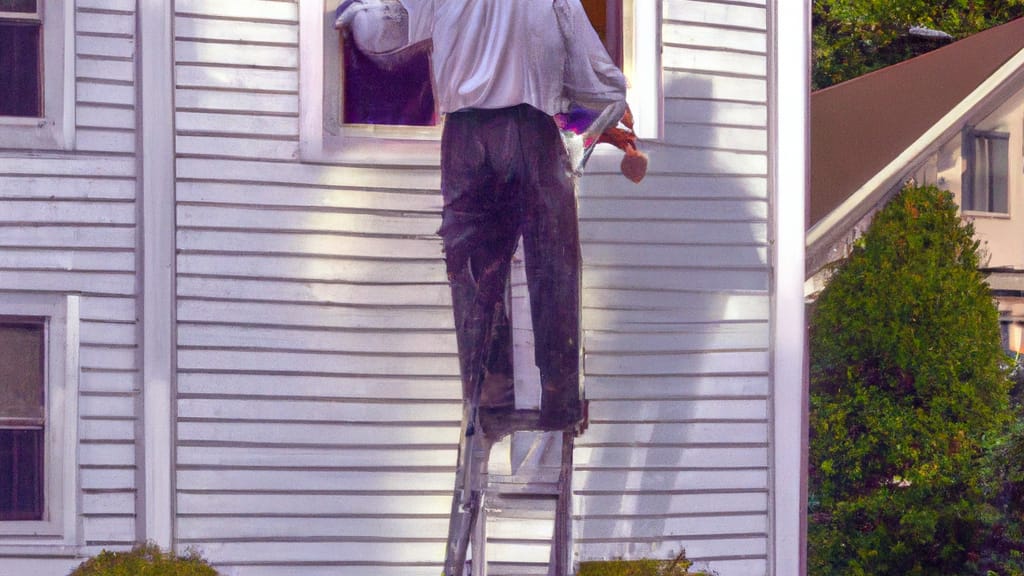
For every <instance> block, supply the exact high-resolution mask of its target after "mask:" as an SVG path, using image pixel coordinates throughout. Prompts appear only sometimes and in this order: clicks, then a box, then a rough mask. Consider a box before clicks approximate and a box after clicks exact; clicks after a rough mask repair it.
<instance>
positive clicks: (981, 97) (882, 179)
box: [807, 50, 1024, 252]
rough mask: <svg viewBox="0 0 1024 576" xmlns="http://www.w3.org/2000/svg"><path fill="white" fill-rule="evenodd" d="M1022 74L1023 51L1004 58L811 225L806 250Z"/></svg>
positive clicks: (814, 247)
mask: <svg viewBox="0 0 1024 576" xmlns="http://www.w3.org/2000/svg"><path fill="white" fill-rule="evenodd" d="M1021 75H1024V50H1021V51H1019V52H1017V54H1015V55H1014V57H1013V58H1011V59H1009V60H1007V61H1006V63H1005V64H1003V65H1002V66H1001V67H1000V68H999V69H998V70H996V72H995V73H994V74H992V75H991V76H989V77H988V78H987V79H985V81H984V82H982V83H981V84H980V85H979V86H978V87H977V88H975V89H974V91H973V92H971V93H970V94H969V95H968V96H967V97H966V98H964V99H963V100H962V101H961V102H960V103H959V104H957V105H956V106H955V107H954V108H953V109H952V110H950V111H949V112H947V113H946V115H945V116H943V117H942V119H941V120H939V121H938V122H936V123H935V124H934V125H933V126H932V127H931V128H929V129H928V131H927V132H925V133H924V134H922V135H921V137H920V138H918V139H917V140H916V141H914V143H913V144H911V145H910V146H909V147H908V148H907V149H906V150H904V151H903V152H902V153H900V155H899V156H897V157H896V158H895V159H894V160H893V161H892V162H890V163H889V164H888V165H886V167H885V168H883V169H882V170H880V171H879V172H878V173H877V174H875V175H874V176H872V177H871V179H870V180H868V181H867V182H866V183H864V185H863V186H861V187H860V188H859V189H857V191H856V192H854V193H853V194H851V195H850V196H849V197H848V198H847V199H846V200H845V201H844V202H843V203H842V204H840V205H839V206H838V207H836V208H835V209H834V210H832V211H831V212H829V213H828V214H827V215H826V216H825V217H824V218H822V219H821V220H820V221H818V223H817V224H815V225H814V226H812V227H811V229H810V230H808V231H807V248H808V251H809V252H810V251H814V250H817V249H818V247H819V245H820V244H821V243H822V242H827V241H828V240H829V238H831V237H832V235H833V234H835V233H837V232H839V231H841V230H842V229H843V228H845V227H846V225H847V224H848V223H850V221H851V220H852V219H855V218H860V216H857V213H858V207H860V206H862V205H865V204H868V205H870V204H873V203H875V202H877V201H878V199H879V195H880V194H884V193H886V192H888V191H889V189H891V188H892V186H894V185H896V183H897V180H898V179H899V178H900V177H901V175H902V174H903V172H904V171H905V170H906V169H907V168H908V167H909V166H912V165H913V164H915V163H916V162H917V161H918V160H919V159H920V158H923V157H924V156H926V155H927V154H929V153H930V152H931V149H932V147H933V146H935V145H937V144H940V143H941V142H942V141H944V140H945V139H946V138H948V137H950V136H951V135H952V134H953V133H955V132H956V131H957V130H959V127H958V124H960V123H961V122H962V121H963V119H964V118H965V117H966V116H967V115H968V114H970V113H971V111H973V110H975V109H976V108H977V107H978V106H979V105H980V104H981V103H983V102H984V101H986V100H987V99H988V98H989V96H991V94H992V93H993V92H995V91H997V90H998V89H999V88H1000V87H1002V86H1004V85H1006V83H1007V82H1010V81H1012V79H1013V78H1014V77H1019V76H1021Z"/></svg>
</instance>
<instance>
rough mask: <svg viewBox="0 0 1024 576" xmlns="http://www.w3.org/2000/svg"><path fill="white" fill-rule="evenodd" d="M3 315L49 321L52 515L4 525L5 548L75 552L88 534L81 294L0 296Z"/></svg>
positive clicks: (0, 530) (48, 498) (0, 525)
mask: <svg viewBox="0 0 1024 576" xmlns="http://www.w3.org/2000/svg"><path fill="white" fill-rule="evenodd" d="M0 314H11V315H24V316H38V317H44V318H47V328H46V336H45V338H46V341H45V346H46V354H45V357H46V383H45V386H46V389H45V394H46V414H47V417H46V426H45V438H46V440H45V446H46V447H45V455H44V458H45V464H44V469H45V470H46V477H45V484H46V486H45V489H44V494H45V496H44V499H45V502H46V517H45V519H44V520H41V521H29V522H0V538H2V540H0V544H3V545H4V546H10V547H11V549H13V550H16V551H20V552H24V551H25V550H27V549H31V550H33V551H38V550H39V548H38V546H40V545H42V546H47V547H57V548H65V549H67V548H74V547H76V546H79V545H81V540H80V539H81V534H82V531H81V519H80V518H79V514H78V512H79V510H78V493H79V491H78V374H79V365H78V353H79V352H78V346H79V338H78V326H79V314H78V296H77V295H60V294H5V295H3V296H2V297H0ZM22 537H24V540H22V539H21V538H22ZM40 537H44V538H45V539H43V540H40ZM47 537H51V538H47Z"/></svg>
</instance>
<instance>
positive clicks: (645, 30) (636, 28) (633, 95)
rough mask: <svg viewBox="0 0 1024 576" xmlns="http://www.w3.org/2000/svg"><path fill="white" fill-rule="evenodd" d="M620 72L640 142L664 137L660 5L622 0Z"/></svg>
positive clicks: (654, 0) (651, 0) (657, 0)
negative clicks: (622, 53)
mask: <svg viewBox="0 0 1024 576" xmlns="http://www.w3.org/2000/svg"><path fill="white" fill-rule="evenodd" d="M622 12H623V15H624V16H625V22H623V27H622V29H623V32H624V35H626V36H627V37H626V38H624V39H623V46H624V49H625V51H626V54H624V55H623V68H625V70H624V71H623V72H624V73H625V74H626V77H627V78H629V79H630V87H629V90H628V93H627V96H626V99H627V101H628V102H629V105H630V108H631V109H632V111H633V114H634V116H635V124H634V127H633V129H634V131H635V132H636V135H637V136H638V137H640V138H642V139H648V140H655V139H660V138H662V137H663V136H664V135H665V99H664V90H663V88H662V78H661V2H660V0H624V1H623V10H622Z"/></svg>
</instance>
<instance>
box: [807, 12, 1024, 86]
mask: <svg viewBox="0 0 1024 576" xmlns="http://www.w3.org/2000/svg"><path fill="white" fill-rule="evenodd" d="M1020 16H1024V0H815V1H814V4H813V8H812V25H813V37H814V39H813V44H814V48H813V50H814V71H813V75H812V80H811V81H812V85H813V87H814V88H815V89H819V88H825V87H827V86H830V85H832V84H837V83H839V82H842V81H844V80H849V79H851V78H855V77H857V76H860V75H862V74H865V73H867V72H871V71H872V70H877V69H879V68H883V67H885V66H889V65H892V64H895V63H897V62H901V61H903V60H906V59H908V58H913V57H914V56H918V55H920V54H924V53H925V52H928V51H929V50H934V49H935V48H938V47H940V46H942V45H944V44H945V43H946V42H947V41H944V40H928V39H924V38H919V37H915V36H911V35H910V34H909V33H908V32H909V30H910V28H911V27H912V26H923V27H926V28H930V29H933V30H941V31H943V32H946V33H948V34H950V35H951V36H953V38H955V39H957V40H959V39H962V38H966V37H967V36H970V35H971V34H975V33H977V32H981V31H982V30H986V29H988V28H991V27H992V26H996V25H999V24H1003V23H1006V22H1009V21H1010V20H1013V19H1014V18H1017V17H1020Z"/></svg>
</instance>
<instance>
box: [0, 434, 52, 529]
mask: <svg viewBox="0 0 1024 576" xmlns="http://www.w3.org/2000/svg"><path fill="white" fill-rule="evenodd" d="M42 519H43V431H42V430H2V429H0V520H42Z"/></svg>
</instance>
